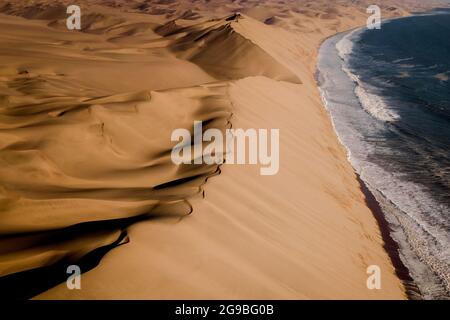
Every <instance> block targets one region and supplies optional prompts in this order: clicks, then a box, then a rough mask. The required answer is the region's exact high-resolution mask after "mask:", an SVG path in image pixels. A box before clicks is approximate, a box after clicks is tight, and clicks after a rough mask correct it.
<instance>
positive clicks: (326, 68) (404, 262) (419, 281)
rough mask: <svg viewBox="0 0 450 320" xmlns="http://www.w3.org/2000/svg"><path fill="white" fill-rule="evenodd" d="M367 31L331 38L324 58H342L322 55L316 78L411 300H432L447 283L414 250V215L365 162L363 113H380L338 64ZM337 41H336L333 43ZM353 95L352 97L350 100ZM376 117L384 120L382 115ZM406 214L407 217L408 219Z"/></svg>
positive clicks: (361, 29)
mask: <svg viewBox="0 0 450 320" xmlns="http://www.w3.org/2000/svg"><path fill="white" fill-rule="evenodd" d="M440 14H442V12H435V13H429V14H412V15H409V16H406V17H399V18H390V19H387V20H386V21H387V22H393V21H396V20H400V19H402V20H403V19H407V18H408V19H413V18H414V17H416V16H417V17H420V16H424V15H440ZM364 29H365V28H364V26H361V27H357V28H353V29H351V30H348V31H345V32H341V33H337V34H335V35H333V36H330V37H328V38H327V39H326V40H324V41H323V42H322V43H321V46H320V47H319V51H320V50H321V49H322V46H324V44H325V43H326V41H327V40H329V43H328V47H327V48H324V49H323V50H324V52H323V55H325V54H328V55H331V56H334V55H335V56H336V58H333V59H330V58H328V59H325V58H323V57H322V59H319V61H318V63H317V70H316V74H315V75H316V77H315V78H316V83H317V85H318V87H319V91H320V92H321V96H322V100H323V104H324V107H325V109H326V110H327V113H328V115H329V116H330V119H331V121H332V123H333V128H334V131H335V133H336V135H337V137H338V140H339V142H340V143H341V144H342V145H343V147H344V148H345V150H346V153H347V160H348V161H349V163H350V164H351V165H352V167H353V169H354V171H355V174H356V175H357V176H358V181H359V182H360V183H361V188H362V191H363V192H364V194H365V195H366V198H367V199H370V201H369V202H376V203H373V204H370V203H368V205H369V204H370V207H371V210H372V211H373V214H374V216H375V217H376V218H377V221H378V224H379V227H380V230H381V232H382V234H383V239H384V241H385V249H386V251H387V252H388V254H389V256H390V258H391V261H392V262H393V264H394V266H395V268H396V272H397V274H398V276H399V278H400V279H401V280H402V282H403V283H404V285H405V289H406V292H407V294H408V297H409V298H410V299H427V297H430V294H433V293H432V292H431V291H430V287H429V286H430V285H435V286H437V288H439V289H441V288H443V287H444V285H443V284H442V283H441V282H440V281H441V280H440V278H439V274H434V273H433V272H434V271H433V269H430V266H429V265H427V264H426V263H425V262H422V261H420V260H418V259H419V258H418V257H417V256H416V253H414V251H413V250H414V247H411V248H410V247H409V246H410V240H408V237H411V231H412V229H408V228H411V226H410V225H409V224H408V223H410V222H409V221H405V219H411V218H410V217H409V214H408V213H407V212H404V211H402V210H401V209H400V208H399V206H398V204H399V203H397V204H396V203H394V202H392V200H390V198H388V197H387V196H386V195H385V194H384V192H386V193H387V194H388V195H389V194H391V193H390V190H389V189H386V190H385V189H383V188H384V187H383V183H382V181H381V180H380V181H378V180H376V178H374V176H376V173H377V170H374V169H372V167H371V166H369V165H367V161H365V160H364V159H365V156H366V154H368V152H370V150H371V145H370V143H365V142H364V140H365V139H364V137H365V136H364V134H363V138H357V136H359V135H360V132H365V131H360V127H361V128H362V127H365V126H370V125H371V124H372V123H373V121H371V122H367V120H366V118H370V116H367V115H366V116H365V117H361V115H360V111H361V110H364V111H365V112H367V113H368V114H370V115H372V116H374V117H375V115H373V114H372V106H371V105H370V104H369V106H366V104H367V102H366V101H361V98H360V97H359V95H358V94H354V93H353V90H350V89H348V88H347V87H348V84H346V83H347V82H348V83H352V86H356V87H357V88H358V85H359V86H361V84H360V83H359V80H358V79H357V78H354V77H356V76H355V75H353V73H351V72H350V74H349V71H348V70H346V68H347V67H346V66H345V65H344V67H340V66H338V64H339V65H340V63H341V61H342V59H343V58H344V57H343V56H342V53H344V55H346V51H347V50H345V48H344V46H342V43H344V42H341V46H340V47H339V48H335V46H336V44H337V43H339V42H340V41H341V40H342V39H344V38H346V37H347V36H348V35H350V37H352V36H351V34H352V33H356V36H353V40H350V41H352V45H355V43H354V40H355V37H358V35H359V34H360V33H361V32H363V30H364ZM339 35H340V36H339ZM333 38H335V39H334V40H333ZM332 48H333V49H332ZM332 50H334V51H336V52H334V51H332ZM333 60H336V61H338V62H336V67H332V64H331V61H333ZM322 69H323V70H322ZM334 69H336V70H338V69H339V70H341V71H335V70H334ZM321 72H324V75H325V77H329V79H334V80H332V81H336V79H337V81H338V82H339V83H340V80H341V81H342V82H343V83H344V84H342V85H341V86H339V89H337V90H334V89H332V87H331V86H330V85H329V84H328V80H325V78H321ZM339 72H341V74H342V75H344V76H342V75H340V74H339ZM345 75H346V76H347V77H348V79H347V80H343V79H342V77H345ZM355 83H356V84H355ZM344 88H345V89H346V92H347V91H348V93H347V94H343V93H342V92H344V91H343V90H344ZM336 95H344V96H345V98H337V96H336ZM349 96H351V97H350V98H349ZM345 99H348V102H344V100H345ZM380 99H382V98H380ZM355 101H356V104H355ZM375 101H376V100H375ZM343 105H348V106H349V107H348V108H344V109H343V108H342V106H343ZM356 105H359V106H361V107H360V108H359V107H355V106H356ZM355 108H356V109H355ZM362 113H364V112H362ZM358 114H359V115H358ZM375 118H377V119H378V114H377V115H376V117H375ZM357 122H358V123H359V122H361V123H360V124H358V125H356V124H355V123H357ZM346 126H348V127H349V128H345V127H346ZM373 126H374V129H373V130H379V129H380V128H379V127H381V125H380V126H379V125H378V124H373ZM366 134H367V135H368V136H369V137H370V135H371V134H374V133H373V131H372V130H369V131H368V132H367V133H366ZM352 136H355V138H352ZM369 164H370V162H369ZM380 170H382V168H380ZM360 173H363V175H364V176H365V178H363V177H361V175H360ZM383 175H384V173H383ZM383 175H381V176H383ZM374 179H375V180H374ZM373 184H374V185H373ZM379 190H383V191H379ZM391 195H392V194H391ZM394 195H395V193H394ZM394 199H395V197H394ZM397 200H399V199H397ZM406 200H407V199H406ZM406 203H407V202H406ZM400 204H401V203H400ZM399 215H400V216H399ZM403 215H404V216H405V217H403ZM380 218H381V220H380ZM413 236H414V235H413ZM424 268H425V269H424ZM405 276H406V277H405ZM411 281H412V282H411ZM441 286H442V287H441ZM444 290H445V289H444ZM444 296H445V293H444Z"/></svg>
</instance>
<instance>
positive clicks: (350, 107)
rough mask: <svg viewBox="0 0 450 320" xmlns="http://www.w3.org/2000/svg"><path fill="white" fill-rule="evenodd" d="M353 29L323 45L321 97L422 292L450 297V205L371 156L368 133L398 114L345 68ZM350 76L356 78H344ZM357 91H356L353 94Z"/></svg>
mask: <svg viewBox="0 0 450 320" xmlns="http://www.w3.org/2000/svg"><path fill="white" fill-rule="evenodd" d="M352 33H353V32H352ZM352 33H351V34H347V35H345V36H342V35H340V37H342V39H340V38H339V36H336V37H335V39H333V38H332V39H329V40H328V41H327V42H325V43H324V44H323V46H322V48H321V52H320V53H321V54H320V55H319V79H320V80H322V81H320V92H321V97H322V100H323V102H324V105H325V107H326V108H327V110H328V112H329V114H330V116H331V119H332V123H333V127H334V129H335V131H336V133H337V135H338V138H339V141H340V142H341V143H342V144H343V145H344V146H345V148H346V149H347V152H348V154H347V155H348V159H349V161H350V163H351V164H352V166H353V167H354V168H355V170H356V171H357V172H358V173H359V174H360V176H361V179H362V180H363V181H364V182H365V183H366V184H367V185H368V186H369V188H370V189H371V190H372V191H373V192H374V193H375V194H376V197H377V200H378V201H379V202H380V204H381V205H382V207H383V210H384V212H385V214H386V218H387V220H388V221H389V223H390V224H391V227H393V228H394V229H393V230H394V231H393V232H392V234H391V235H392V236H393V238H394V239H395V240H396V241H397V242H398V243H399V246H400V250H401V251H400V258H401V259H402V261H403V263H404V264H405V265H406V266H407V267H408V269H409V271H410V273H411V275H412V277H413V278H414V279H415V280H416V282H417V284H418V285H419V288H420V290H421V292H422V294H423V297H424V298H436V297H440V298H443V297H447V296H448V294H449V292H450V269H449V265H450V238H449V230H450V226H449V222H448V221H447V220H445V219H444V218H445V216H446V215H445V214H446V213H448V212H450V208H448V207H444V206H443V205H442V204H440V203H438V202H436V201H435V200H434V199H433V198H432V197H430V195H429V194H428V190H427V189H426V188H424V187H422V186H421V185H419V184H416V183H414V182H411V181H408V180H406V179H404V177H403V176H402V175H401V174H397V173H393V172H390V171H388V170H386V169H385V168H383V167H381V166H379V165H377V164H375V163H373V162H372V161H371V160H370V159H369V156H370V155H371V154H373V150H374V148H376V142H375V143H371V142H370V141H367V138H369V139H370V138H371V137H377V136H379V135H380V132H379V131H380V130H381V131H383V130H385V128H386V126H387V125H388V123H392V122H395V121H396V120H398V119H399V118H398V115H397V114H396V113H395V112H394V111H393V110H392V109H391V108H389V106H388V105H387V103H386V102H385V101H384V100H383V99H382V98H381V97H380V96H378V95H375V94H371V93H369V91H370V92H372V91H373V88H370V90H366V89H365V86H364V85H365V84H364V83H362V82H361V81H360V79H358V77H357V76H356V75H354V74H352V73H351V72H350V70H349V69H348V68H345V67H343V66H345V65H346V63H345V62H346V61H347V59H348V56H349V55H350V54H351V53H352V51H353V49H354V47H353V44H351V43H349V42H348V41H351V40H352V39H354V38H352V36H353V37H354V35H355V33H353V35H352ZM343 38H345V40H344V41H343ZM342 41H343V42H342ZM338 44H339V45H338ZM333 47H334V49H335V50H333ZM336 51H337V53H338V55H336ZM333 52H334V53H333ZM333 55H334V57H335V58H333ZM339 57H340V58H341V60H340V61H339ZM342 60H343V61H342ZM342 71H344V72H342ZM345 75H346V76H348V77H349V78H350V80H351V81H350V80H349V78H347V79H345ZM353 90H354V93H355V94H356V96H353V97H352V96H351V92H352V91H353ZM361 106H362V107H363V108H361Z"/></svg>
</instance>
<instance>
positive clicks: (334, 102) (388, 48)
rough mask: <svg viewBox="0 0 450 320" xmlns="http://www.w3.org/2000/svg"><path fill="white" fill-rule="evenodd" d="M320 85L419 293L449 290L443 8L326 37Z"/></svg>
mask: <svg viewBox="0 0 450 320" xmlns="http://www.w3.org/2000/svg"><path fill="white" fill-rule="evenodd" d="M318 70H319V84H320V88H321V92H322V97H323V100H324V102H325V104H326V107H327V109H328V111H329V112H330V114H331V117H332V119H333V124H334V126H335V129H336V131H337V133H338V136H339V138H340V140H341V142H342V143H343V144H344V145H345V146H346V148H347V150H348V155H349V160H350V162H351V163H352V164H353V166H354V168H355V170H356V171H357V172H358V173H359V174H360V176H361V178H362V180H363V181H364V182H365V183H366V184H367V185H368V186H369V189H370V190H371V191H372V192H373V193H374V195H375V196H376V198H377V200H378V201H379V202H380V204H381V206H382V208H383V211H384V214H385V216H386V219H387V220H388V221H389V223H390V225H391V228H392V236H393V238H394V239H395V240H396V241H397V242H398V244H399V247H400V252H399V254H400V258H401V260H402V261H403V263H404V265H405V266H406V267H407V268H408V269H409V273H410V275H411V277H412V278H413V279H414V282H415V283H416V285H417V287H418V288H419V289H420V295H421V296H422V298H430V299H431V298H448V297H450V11H448V10H447V11H445V10H441V11H440V12H432V13H429V14H424V15H416V16H412V17H407V18H400V19H393V20H389V21H385V22H383V23H382V26H381V29H380V30H376V29H375V30H369V29H367V28H362V29H358V30H355V31H352V32H349V33H345V34H340V35H338V36H335V37H333V38H330V39H328V40H327V41H326V42H325V43H324V44H323V45H322V47H321V51H320V57H319V64H318Z"/></svg>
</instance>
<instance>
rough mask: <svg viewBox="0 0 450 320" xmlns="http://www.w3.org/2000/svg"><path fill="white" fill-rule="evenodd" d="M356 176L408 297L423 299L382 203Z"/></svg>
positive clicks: (384, 246)
mask: <svg viewBox="0 0 450 320" xmlns="http://www.w3.org/2000/svg"><path fill="white" fill-rule="evenodd" d="M356 176H357V180H358V182H359V184H360V188H361V191H362V192H363V193H364V196H365V200H366V205H367V206H368V207H369V209H370V210H371V211H372V213H373V216H374V217H375V219H376V220H377V224H378V227H379V228H380V232H381V237H382V239H383V242H384V244H383V248H384V249H385V250H386V252H387V253H388V255H389V258H390V259H391V262H392V265H393V266H394V268H395V274H396V275H397V277H398V278H399V279H400V280H401V281H402V283H403V285H404V287H405V291H406V295H407V297H408V299H411V300H420V299H421V292H420V289H419V288H418V287H417V285H416V284H415V283H414V280H413V278H411V275H410V273H409V270H408V268H407V267H406V266H405V265H404V264H403V262H402V260H401V259H400V255H399V246H398V244H397V242H395V240H394V239H393V238H392V236H391V231H392V230H391V227H390V226H389V223H388V221H387V220H386V218H385V217H384V212H383V210H382V209H381V207H380V204H379V203H378V201H377V199H376V198H375V196H374V195H373V194H372V192H371V191H370V190H369V188H368V187H367V185H366V184H365V183H364V181H363V180H362V179H361V177H360V176H359V174H356Z"/></svg>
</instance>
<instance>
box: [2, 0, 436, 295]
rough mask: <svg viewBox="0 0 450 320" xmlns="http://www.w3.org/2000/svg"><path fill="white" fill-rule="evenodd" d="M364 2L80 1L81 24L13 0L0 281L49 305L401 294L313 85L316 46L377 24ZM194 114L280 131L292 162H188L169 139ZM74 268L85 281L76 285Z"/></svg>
mask: <svg viewBox="0 0 450 320" xmlns="http://www.w3.org/2000/svg"><path fill="white" fill-rule="evenodd" d="M36 3H37V4H36ZM367 3H368V2H366V1H356V2H355V1H338V2H333V4H330V3H329V2H328V1H268V0H267V1H258V2H257V1H237V2H228V1H222V2H220V1H211V2H206V1H205V2H203V1H200V2H195V3H194V2H190V1H158V2H157V3H156V2H155V3H153V2H152V1H127V2H125V1H90V2H88V1H79V5H80V6H81V8H82V30H80V31H77V30H67V28H66V27H65V17H66V16H67V15H66V13H65V9H66V7H67V4H68V2H65V1H49V0H47V1H34V4H33V5H31V4H27V3H26V2H24V3H15V2H8V1H0V61H1V64H0V163H1V166H0V210H1V216H0V219H1V223H0V235H1V238H0V276H1V277H2V278H0V285H3V286H5V287H7V288H8V289H10V290H15V292H17V293H16V294H17V296H20V297H26V298H31V297H35V298H37V299H153V298H157V299H178V298H189V299H240V298H246V299H263V298H264V299H333V298H334V299H347V298H350V299H404V298H406V292H405V287H404V285H403V284H402V282H401V280H400V279H399V278H398V277H397V276H396V272H395V269H394V267H393V264H392V261H391V259H390V258H389V255H388V253H387V252H386V251H385V249H384V248H383V246H384V240H383V238H382V236H381V232H380V228H379V225H378V224H377V220H376V219H375V217H374V215H373V213H372V212H371V210H370V209H369V207H368V206H367V203H366V200H367V199H366V197H365V195H364V194H363V192H362V191H361V187H360V184H359V182H358V180H357V178H356V175H355V173H354V171H353V169H352V167H351V166H350V164H349V163H348V161H347V159H346V153H345V150H344V148H343V147H342V146H341V145H340V144H339V141H338V139H337V137H336V135H335V133H334V131H333V128H332V125H331V122H330V119H329V116H328V114H327V113H326V110H325V109H324V107H323V105H322V101H321V99H320V95H319V92H318V89H317V87H316V82H315V79H314V72H315V63H316V54H317V49H318V47H319V46H320V43H321V42H322V41H323V40H324V39H325V38H326V37H328V36H331V35H333V34H335V33H337V32H340V31H345V30H349V29H351V28H353V27H356V26H360V25H364V24H365V22H366V19H367V16H368V14H367V13H366V11H365V9H366V8H367V6H368V4H367ZM428 5H429V6H430V5H431V4H428ZM380 6H381V7H382V12H383V16H384V17H392V16H403V15H407V14H409V12H411V11H414V10H422V9H425V8H426V7H424V6H422V5H421V4H420V2H419V3H416V2H415V1H382V4H380ZM194 120H202V121H205V122H207V127H210V128H219V129H220V130H225V129H226V128H229V127H230V126H233V127H234V128H243V129H246V128H268V129H270V128H277V129H279V130H280V148H281V149H280V170H279V173H278V174H277V175H274V176H261V175H260V174H259V170H258V167H257V166H252V165H231V164H230V165H228V164H225V165H222V166H220V167H219V166H217V165H196V166H193V165H192V166H190V165H181V166H176V165H175V164H173V163H172V162H171V159H170V151H171V148H172V147H173V145H174V142H172V141H171V140H170V134H171V132H172V131H173V130H174V129H175V128H187V129H192V123H193V121H194ZM94 253H95V254H96V259H93V258H92V255H93V254H94ZM83 259H84V261H85V262H83V263H81V262H80V261H83ZM93 260H95V261H96V262H92V261H93ZM86 261H89V263H87V262H86ZM77 263H81V264H80V265H81V266H82V271H83V272H84V273H83V275H82V289H81V290H68V288H67V286H66V283H65V277H67V275H66V274H65V267H67V265H69V264H77ZM369 265H378V266H379V267H380V268H381V271H382V288H381V289H380V290H368V288H367V286H366V280H367V277H368V275H367V273H366V269H367V267H368V266H369ZM37 270H38V271H39V270H44V272H43V273H39V272H36V271H37ZM45 270H47V271H45ZM39 277H44V278H46V277H51V278H52V280H51V281H41V280H42V279H41V280H39V279H37V278H39ZM23 279H26V281H36V284H34V285H30V282H28V284H27V282H26V281H25V280H23ZM30 279H33V280H30ZM1 281H3V282H1ZM31 283H33V282H31ZM27 286H28V288H27ZM30 286H32V287H33V288H31V289H30V288H29V287H30ZM13 288H14V289H13Z"/></svg>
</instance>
